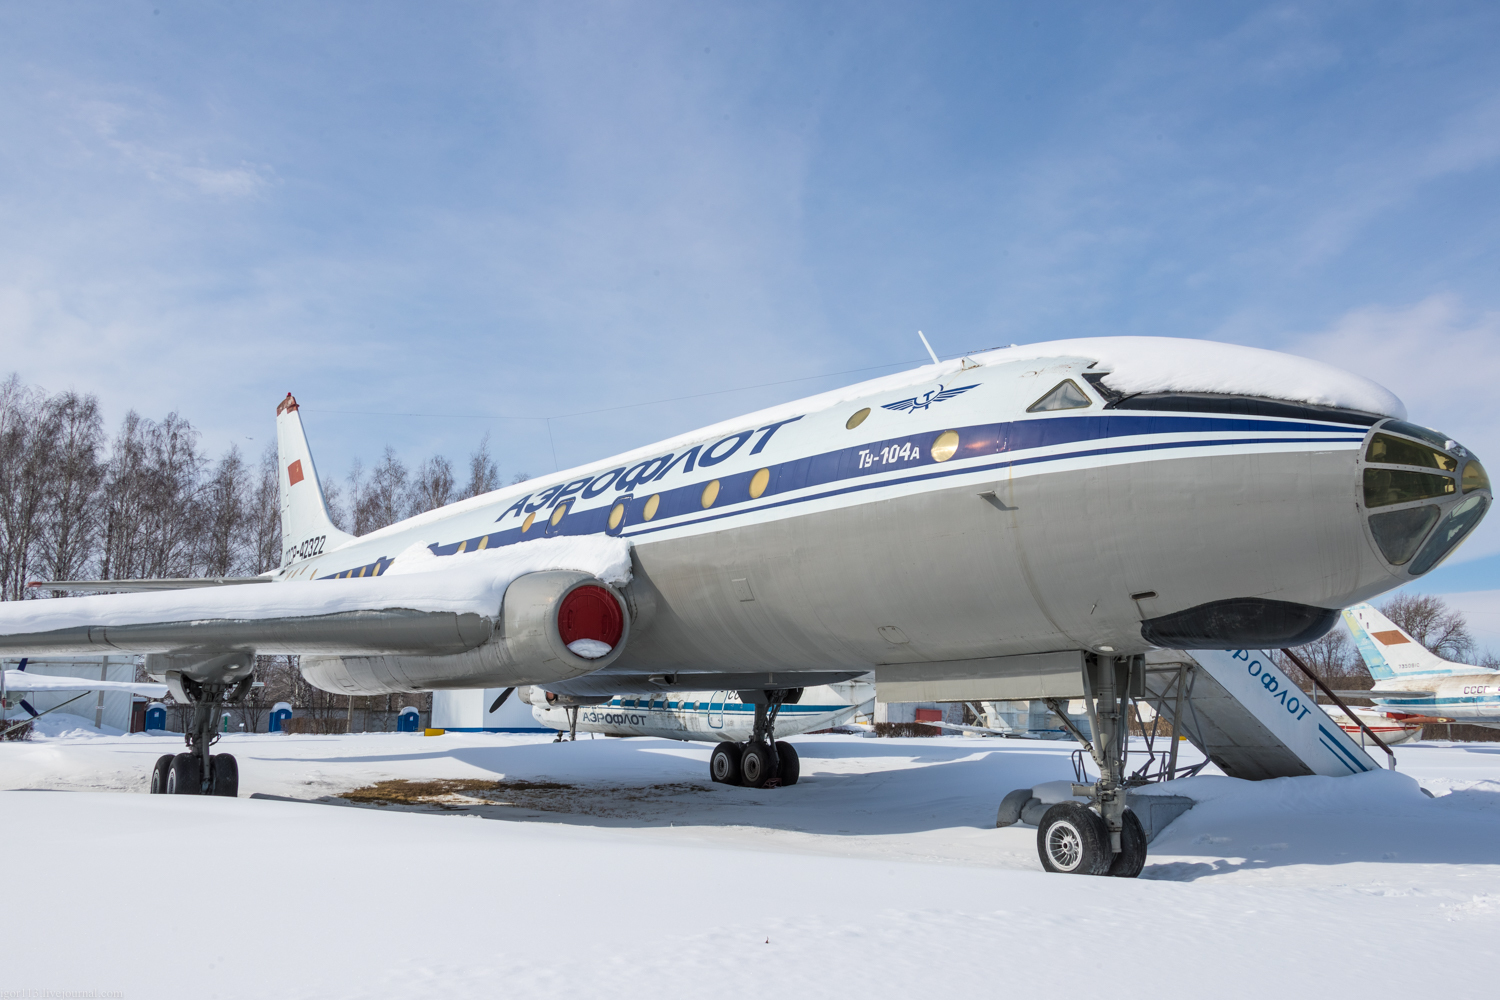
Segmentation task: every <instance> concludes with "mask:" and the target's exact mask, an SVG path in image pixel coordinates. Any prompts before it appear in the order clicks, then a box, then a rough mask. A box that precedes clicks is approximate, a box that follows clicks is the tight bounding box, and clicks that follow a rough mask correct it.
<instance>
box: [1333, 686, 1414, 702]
mask: <svg viewBox="0 0 1500 1000" xmlns="http://www.w3.org/2000/svg"><path fill="white" fill-rule="evenodd" d="M1333 693H1334V694H1336V695H1338V696H1339V697H1340V698H1370V699H1373V700H1386V699H1392V698H1394V699H1397V700H1399V699H1401V698H1436V697H1437V692H1436V691H1407V690H1405V689H1403V690H1400V691H1378V690H1376V689H1374V688H1365V689H1364V690H1363V691H1335V692H1333Z"/></svg>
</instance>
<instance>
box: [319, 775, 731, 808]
mask: <svg viewBox="0 0 1500 1000" xmlns="http://www.w3.org/2000/svg"><path fill="white" fill-rule="evenodd" d="M703 790H704V789H703V787H702V786H700V785H694V784H690V783H687V782H680V783H676V784H662V785H641V786H636V787H624V786H618V785H613V786H602V787H586V786H579V785H569V784H564V783H562V782H558V781H520V780H517V781H485V780H483V779H478V778H444V779H438V780H434V781H409V780H406V779H404V778H396V779H392V780H389V781H377V782H376V783H375V784H373V785H366V786H365V787H364V788H356V789H354V790H353V791H351V792H345V793H343V795H342V796H340V797H341V798H344V799H346V800H348V801H350V802H358V803H361V804H365V805H376V806H389V805H401V806H428V807H435V808H438V809H446V810H461V809H473V808H475V807H482V806H511V807H515V808H521V809H535V810H539V811H545V812H564V813H582V814H585V815H590V816H624V815H628V814H633V813H638V812H640V811H641V807H642V806H645V805H647V804H650V803H660V802H661V801H662V800H663V799H669V798H673V797H676V796H678V795H682V794H687V793H694V792H701V791H703Z"/></svg>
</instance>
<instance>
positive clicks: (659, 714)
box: [516, 678, 875, 785]
mask: <svg viewBox="0 0 1500 1000" xmlns="http://www.w3.org/2000/svg"><path fill="white" fill-rule="evenodd" d="M516 694H517V696H518V697H519V698H520V699H521V700H522V701H524V702H526V703H527V704H529V705H531V714H532V717H533V718H535V719H536V720H537V721H538V722H540V723H541V724H542V725H544V726H550V727H551V728H553V729H556V730H558V739H561V738H562V734H563V733H565V732H566V733H570V734H572V733H577V732H579V731H582V732H586V733H602V734H604V735H606V736H654V737H656V738H658V739H668V740H704V741H709V742H713V743H715V744H717V745H716V746H715V747H714V752H713V754H712V755H711V756H710V758H709V766H708V772H709V776H710V777H712V778H713V780H714V781H719V782H724V783H726V784H730V785H738V784H740V783H741V781H742V780H744V779H745V778H746V776H745V775H744V774H743V773H742V760H743V759H744V750H745V745H746V744H747V743H749V742H750V741H751V740H752V739H754V736H755V717H756V710H755V701H754V700H749V701H747V700H745V699H744V697H743V695H742V694H741V693H740V692H738V691H680V692H672V693H666V692H653V693H650V694H638V695H626V696H624V697H621V696H618V695H617V696H615V697H613V698H609V699H597V698H596V699H572V698H567V697H566V696H563V697H559V696H558V695H557V694H555V693H553V692H550V691H546V690H544V689H542V688H541V687H535V686H529V687H522V688H520V689H519V690H517V692H516ZM753 697H754V696H753V694H752V699H753ZM578 702H583V703H582V704H580V703H578ZM587 702H595V703H594V704H588V703H587ZM874 705H875V682H874V680H873V679H866V678H860V679H857V680H852V681H844V682H841V683H838V684H820V685H818V686H816V687H810V688H806V689H804V690H800V691H793V692H792V693H791V694H789V695H788V696H787V697H785V698H783V699H782V701H781V704H780V705H778V706H776V713H777V714H776V717H775V719H774V725H775V727H776V733H777V735H779V736H795V735H797V734H798V733H806V732H811V731H812V730H815V729H829V728H832V727H833V726H837V725H841V724H842V723H845V722H848V721H849V720H850V719H852V718H854V717H855V716H856V715H860V714H862V713H865V712H869V711H871V710H873V708H874ZM776 749H777V751H778V753H777V763H778V768H777V777H778V779H779V782H778V783H779V784H781V785H795V784H796V783H797V779H798V777H799V775H800V767H799V763H798V757H797V750H796V748H795V747H793V746H792V745H791V744H790V743H782V742H778V743H777V744H776ZM749 763H750V766H751V767H752V768H753V767H755V766H757V765H758V764H759V763H760V761H759V759H758V758H756V757H754V756H752V757H750V758H749ZM757 777H758V775H756V774H751V775H749V776H748V780H749V781H750V783H751V784H760V783H761V782H759V781H757V780H756V779H757Z"/></svg>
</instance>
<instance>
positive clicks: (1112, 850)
mask: <svg viewBox="0 0 1500 1000" xmlns="http://www.w3.org/2000/svg"><path fill="white" fill-rule="evenodd" d="M1145 669H1146V665H1145V657H1142V656H1101V655H1094V654H1090V655H1089V657H1088V659H1087V662H1086V665H1085V667H1084V671H1083V679H1084V699H1083V704H1084V708H1085V709H1086V711H1087V712H1088V719H1089V729H1090V731H1091V733H1092V735H1093V739H1092V740H1090V739H1088V738H1086V737H1085V736H1084V735H1083V733H1081V732H1079V731H1078V729H1077V727H1075V726H1074V725H1073V724H1072V723H1071V722H1069V721H1068V714H1067V711H1066V708H1067V706H1065V705H1063V704H1062V703H1061V702H1059V701H1057V700H1056V699H1048V700H1047V707H1048V708H1050V709H1052V711H1053V712H1055V713H1056V714H1057V717H1058V718H1059V719H1061V720H1062V723H1063V725H1064V726H1065V727H1066V728H1067V729H1068V731H1069V732H1070V733H1071V734H1072V735H1073V738H1074V739H1076V740H1078V742H1080V743H1082V744H1083V748H1084V749H1085V750H1086V751H1087V752H1088V753H1089V756H1091V757H1093V759H1094V764H1095V765H1096V766H1097V767H1098V768H1099V778H1098V780H1097V781H1095V782H1093V783H1092V784H1075V785H1074V786H1073V794H1074V795H1076V796H1086V797H1088V798H1089V799H1090V804H1089V805H1088V806H1085V805H1083V804H1082V803H1079V802H1059V803H1057V804H1056V805H1054V806H1052V807H1051V808H1050V809H1048V810H1047V811H1046V812H1045V813H1044V814H1043V815H1042V821H1041V822H1040V823H1039V824H1037V831H1036V847H1037V853H1038V854H1039V855H1040V856H1041V859H1042V866H1043V867H1044V868H1046V869H1047V870H1048V871H1053V872H1066V873H1070V874H1080V875H1114V876H1118V877H1120V878H1135V877H1136V876H1137V875H1139V874H1140V873H1141V869H1142V868H1144V867H1145V865H1146V833H1145V830H1144V829H1143V828H1142V827H1141V821H1140V820H1139V819H1137V818H1136V815H1135V813H1134V812H1132V811H1131V810H1130V809H1129V808H1128V807H1127V806H1126V804H1125V793H1126V790H1127V782H1126V780H1125V773H1126V772H1125V755H1126V751H1127V749H1128V746H1129V742H1130V729H1129V724H1128V721H1127V720H1128V718H1129V715H1128V711H1129V707H1130V699H1131V698H1132V697H1141V696H1142V695H1143V694H1144V690H1143V689H1144V684H1145Z"/></svg>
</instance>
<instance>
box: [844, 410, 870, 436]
mask: <svg viewBox="0 0 1500 1000" xmlns="http://www.w3.org/2000/svg"><path fill="white" fill-rule="evenodd" d="M869 415H870V408H869V407H868V406H867V407H865V408H864V409H863V410H860V411H859V412H858V413H856V414H854V416H852V417H850V418H849V419H848V420H847V421H845V422H844V430H846V431H852V430H854V428H856V427H858V426H859V425H860V424H862V423H864V422H865V417H868V416H869Z"/></svg>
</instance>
